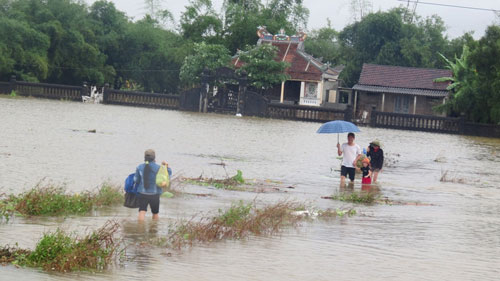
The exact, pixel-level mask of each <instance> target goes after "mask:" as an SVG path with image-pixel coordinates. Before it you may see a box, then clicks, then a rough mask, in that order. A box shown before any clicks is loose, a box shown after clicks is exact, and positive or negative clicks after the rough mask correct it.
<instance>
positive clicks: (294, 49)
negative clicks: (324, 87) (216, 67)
mask: <svg viewBox="0 0 500 281" xmlns="http://www.w3.org/2000/svg"><path fill="white" fill-rule="evenodd" d="M269 43H271V44H273V46H275V47H277V48H278V54H277V56H276V58H275V60H276V61H283V58H284V61H286V62H288V63H290V67H288V68H287V69H286V73H287V74H288V75H290V79H292V80H313V81H321V79H322V78H321V77H322V74H323V71H322V70H321V68H323V69H325V72H326V73H327V74H330V75H338V74H339V73H337V72H340V71H336V70H334V69H331V68H327V67H326V65H325V64H323V63H322V62H320V61H318V60H316V59H314V58H313V57H312V56H310V55H308V54H306V53H305V52H304V51H302V50H301V47H302V45H301V44H302V42H292V41H282V42H281V41H265V40H262V41H261V44H269ZM287 50H288V51H287ZM232 63H233V65H234V66H235V67H236V68H239V67H241V65H242V62H241V61H240V60H239V59H238V57H234V58H233V60H232ZM308 65H309V66H308Z"/></svg>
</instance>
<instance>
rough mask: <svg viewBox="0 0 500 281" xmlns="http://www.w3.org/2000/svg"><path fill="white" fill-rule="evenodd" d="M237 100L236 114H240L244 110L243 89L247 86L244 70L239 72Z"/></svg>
mask: <svg viewBox="0 0 500 281" xmlns="http://www.w3.org/2000/svg"><path fill="white" fill-rule="evenodd" d="M238 80H239V81H238V82H239V87H238V101H237V103H236V115H239V116H241V112H242V111H243V112H244V110H245V96H244V95H245V91H246V87H247V73H246V72H245V71H242V72H241V78H240V79H238Z"/></svg>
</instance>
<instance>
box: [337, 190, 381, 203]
mask: <svg viewBox="0 0 500 281" xmlns="http://www.w3.org/2000/svg"><path fill="white" fill-rule="evenodd" d="M378 197H379V196H378V194H377V193H375V192H366V191H351V192H343V193H339V194H335V195H333V196H332V199H333V200H339V201H344V202H352V203H361V204H373V203H375V202H376V201H377V200H378Z"/></svg>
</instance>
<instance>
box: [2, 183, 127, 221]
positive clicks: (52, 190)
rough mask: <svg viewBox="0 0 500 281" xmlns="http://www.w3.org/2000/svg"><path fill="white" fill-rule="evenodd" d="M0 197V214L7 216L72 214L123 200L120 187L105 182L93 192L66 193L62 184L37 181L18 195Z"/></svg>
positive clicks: (82, 212)
mask: <svg viewBox="0 0 500 281" xmlns="http://www.w3.org/2000/svg"><path fill="white" fill-rule="evenodd" d="M4 197H5V198H4V199H2V200H0V216H2V217H3V218H5V219H6V220H8V219H9V218H10V216H12V214H13V213H18V214H20V215H23V216H46V215H56V216H57V215H72V214H84V213H88V212H89V211H91V210H92V209H93V208H95V207H101V206H110V205H113V204H117V203H120V202H122V201H123V192H122V188H121V187H119V186H113V185H111V184H109V183H104V184H102V185H101V187H99V188H98V189H97V191H96V192H89V191H85V192H83V193H75V194H68V193H66V189H65V187H64V186H58V185H53V184H46V185H42V184H41V183H39V184H37V186H35V187H34V188H32V189H30V190H28V191H26V192H24V193H21V194H19V195H9V196H4Z"/></svg>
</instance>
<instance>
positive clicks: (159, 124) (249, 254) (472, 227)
mask: <svg viewBox="0 0 500 281" xmlns="http://www.w3.org/2000/svg"><path fill="white" fill-rule="evenodd" d="M0 120H1V122H0V134H1V138H0V171H1V172H0V192H1V193H20V192H22V191H24V190H27V189H30V188H32V187H34V186H35V185H36V184H37V183H38V182H39V181H41V180H45V181H52V182H54V183H64V184H65V185H66V187H67V189H68V190H69V191H70V192H81V191H83V190H92V189H94V188H95V187H96V186H98V185H100V184H101V183H102V182H103V181H106V180H109V181H111V182H116V183H121V182H123V180H124V179H125V177H126V176H127V175H128V174H129V173H131V172H133V171H134V169H135V167H136V165H137V164H138V163H140V162H141V161H142V157H143V152H144V150H145V149H147V148H153V149H155V150H156V155H157V159H158V160H161V159H165V160H167V161H168V162H169V164H170V166H171V167H172V168H173V170H174V175H176V176H179V175H182V176H185V177H198V176H200V175H203V176H205V177H225V176H226V173H227V174H229V175H234V174H236V170H238V169H239V170H241V171H243V176H244V177H245V178H246V179H257V180H261V181H264V180H272V181H277V182H281V183H280V185H281V186H283V187H287V186H292V187H294V188H282V189H281V190H280V191H276V192H272V191H270V192H264V193H254V192H247V191H225V190H217V189H215V188H211V187H205V186H194V185H185V186H177V187H176V188H179V189H182V190H183V191H185V192H189V193H203V194H208V195H210V196H194V195H179V196H175V197H174V198H170V199H164V198H162V202H161V208H160V220H159V221H158V223H156V224H155V223H152V222H151V221H150V220H149V218H150V214H148V220H147V222H146V224H144V225H142V226H141V225H139V224H138V223H137V221H136V210H132V209H127V208H124V207H120V206H117V207H113V208H109V209H104V210H99V211H96V212H95V213H92V214H88V215H86V216H71V217H66V218H63V217H42V218H21V217H15V218H13V219H12V220H10V221H9V222H2V223H1V224H0V245H5V244H11V245H12V244H13V243H15V242H17V243H18V244H19V246H20V247H24V248H33V247H34V246H35V244H36V242H37V241H38V239H39V238H40V237H41V236H42V234H43V233H44V232H47V231H52V230H55V229H56V228H58V227H62V228H64V229H66V230H69V231H72V232H74V233H77V234H78V233H84V232H86V231H88V230H93V229H96V228H98V227H100V226H102V225H103V224H104V223H105V222H106V221H107V220H109V219H115V220H117V221H119V222H120V223H122V224H123V236H124V239H125V241H126V242H127V243H136V244H139V245H140V243H141V241H144V240H145V239H147V238H150V237H161V236H162V235H165V234H166V232H167V229H168V225H169V224H171V223H173V222H174V221H176V220H179V219H182V218H190V217H191V216H193V215H196V214H207V213H208V214H216V213H217V210H218V209H219V208H221V209H224V208H227V207H229V206H230V204H231V202H235V201H238V200H244V201H248V202H249V201H252V200H256V201H257V202H260V203H271V202H276V201H278V200H283V199H290V200H298V201H304V202H308V203H310V204H311V205H313V206H315V207H317V208H322V209H327V208H344V207H351V206H352V207H354V208H355V209H356V210H357V211H358V215H356V216H353V217H348V218H338V219H335V220H330V221H308V222H304V223H302V224H301V225H300V226H299V227H297V228H293V229H286V230H285V231H284V232H283V233H282V234H281V235H279V236H273V237H255V236H252V237H250V238H249V239H245V240H242V241H225V242H218V243H212V244H209V245H198V246H195V247H193V248H190V249H185V250H183V251H181V252H175V251H174V252H171V251H167V250H165V249H160V248H156V247H130V248H129V250H128V251H127V255H126V259H125V260H124V261H122V262H121V263H119V264H117V265H116V266H114V267H112V268H111V269H110V270H108V271H106V272H104V273H98V274H91V273H75V274H65V275H60V274H57V275H54V274H49V273H46V272H43V271H41V270H37V269H26V268H24V269H20V268H16V267H14V266H12V265H9V266H3V267H1V268H0V276H1V278H0V279H2V280H49V279H50V280H74V279H77V280H221V279H222V280H499V276H500V258H499V257H500V184H499V183H500V170H499V167H500V140H498V139H485V138H474V137H464V136H455V135H446V134H431V133H422V132H407V131H397V130H383V129H372V128H365V127H362V128H361V132H360V133H358V134H357V137H356V142H357V143H358V144H360V145H361V146H362V147H366V146H367V145H368V143H369V142H370V141H371V140H372V139H375V138H378V139H380V140H381V141H382V142H383V148H384V151H385V153H386V155H387V166H386V167H385V169H384V171H383V172H382V174H381V175H380V186H379V188H380V193H381V196H383V197H387V198H389V199H391V200H394V201H397V202H408V203H410V204H408V205H405V204H396V205H386V204H375V205H371V206H367V205H358V204H350V203H344V202H340V201H334V200H327V199H321V197H322V196H331V195H333V194H335V193H336V192H338V190H339V175H338V173H339V172H338V171H337V170H338V167H339V163H340V162H339V160H338V159H337V158H336V155H335V153H336V148H335V144H336V139H337V136H336V135H318V134H316V133H315V132H316V130H317V128H318V127H319V126H320V124H318V123H305V122H292V121H282V120H272V119H260V118H246V117H243V118H237V117H234V116H227V115H215V114H198V113H187V112H180V111H167V110H154V109H145V108H133V107H123V106H110V105H94V104H83V103H74V102H64V101H50V100H39V99H24V98H20V99H10V98H5V97H2V98H0ZM89 130H95V133H93V132H89ZM341 139H343V140H345V139H346V135H345V134H344V135H341ZM221 162H223V163H225V165H226V166H225V169H224V168H223V166H221V165H216V164H217V163H221ZM443 173H447V174H446V178H447V180H446V181H440V178H441V177H442V175H443ZM360 188H361V187H360V186H359V182H357V183H356V185H355V186H354V189H355V190H358V189H360ZM285 191H286V192H285ZM411 203H421V205H415V204H411Z"/></svg>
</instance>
